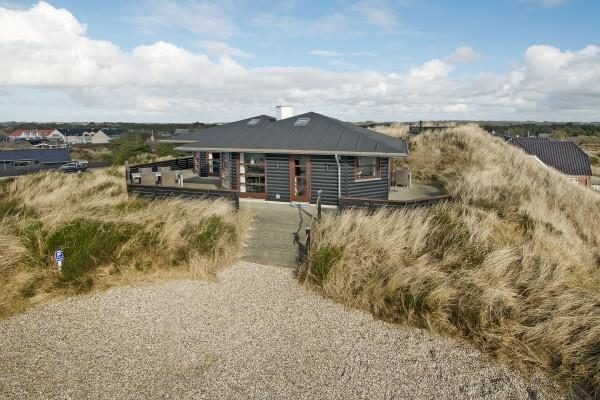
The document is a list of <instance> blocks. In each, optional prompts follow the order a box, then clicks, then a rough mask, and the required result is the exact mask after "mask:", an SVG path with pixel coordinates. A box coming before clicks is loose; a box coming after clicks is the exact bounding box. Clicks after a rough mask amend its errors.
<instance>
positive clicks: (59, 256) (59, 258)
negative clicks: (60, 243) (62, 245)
mask: <svg viewBox="0 0 600 400" xmlns="http://www.w3.org/2000/svg"><path fill="white" fill-rule="evenodd" d="M64 259H65V254H64V253H63V251H62V249H58V250H56V251H55V252H54V261H55V262H56V266H57V267H58V272H61V271H62V263H63V260H64Z"/></svg>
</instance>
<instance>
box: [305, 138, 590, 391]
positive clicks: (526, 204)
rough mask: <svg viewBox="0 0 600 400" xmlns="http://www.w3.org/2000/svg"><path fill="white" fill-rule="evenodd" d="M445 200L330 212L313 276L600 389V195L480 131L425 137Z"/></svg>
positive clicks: (344, 295) (362, 304)
mask: <svg viewBox="0 0 600 400" xmlns="http://www.w3.org/2000/svg"><path fill="white" fill-rule="evenodd" d="M409 160H410V161H409V163H410V165H411V168H412V170H413V173H414V174H417V175H420V176H421V177H423V178H432V177H435V178H438V179H441V180H442V181H443V182H444V183H445V184H446V186H447V188H448V189H449V191H450V192H451V194H452V195H454V196H455V201H454V202H452V203H448V204H444V205H438V206H436V207H433V208H422V209H415V210H399V211H396V212H383V211H382V212H378V213H376V214H374V215H373V214H367V213H365V212H360V211H352V212H344V213H340V214H332V215H325V216H324V218H323V220H322V222H321V223H320V225H319V226H318V229H317V230H316V232H315V233H314V236H313V247H312V254H313V257H312V258H311V259H310V262H309V264H308V270H307V271H305V272H304V273H303V274H301V277H303V278H304V279H303V280H304V281H305V282H306V284H310V285H312V286H316V287H317V288H318V289H319V290H320V291H322V293H324V294H325V295H326V296H329V297H331V298H333V299H335V300H337V301H339V302H342V303H344V304H347V305H349V306H353V307H357V308H360V309H363V310H368V311H370V312H372V313H373V314H374V315H376V316H377V317H380V318H382V319H385V320H388V321H393V322H398V323H404V324H410V325H415V326H419V327H423V328H426V329H431V330H434V331H437V332H441V333H444V334H450V335H455V336H460V337H462V338H466V339H467V340H469V341H470V342H472V343H473V344H475V345H476V346H477V347H478V348H479V349H481V350H483V351H484V352H486V353H488V354H490V355H492V356H495V357H497V358H498V359H500V360H504V361H507V362H509V363H511V364H512V365H514V366H517V367H520V368H522V369H523V370H524V371H528V370H536V369H542V370H544V371H546V372H548V373H549V374H550V375H552V376H554V377H555V378H556V380H557V381H558V382H560V383H561V384H563V385H564V386H565V387H566V388H567V389H570V390H571V391H572V393H574V394H575V396H577V397H585V396H587V397H590V398H596V397H600V225H599V224H600V195H599V194H597V193H594V192H592V191H591V190H589V189H585V188H582V187H579V186H576V185H575V184H573V183H571V182H569V181H568V180H567V178H566V177H564V176H563V175H561V174H559V173H558V172H556V171H553V170H551V169H549V168H546V167H544V166H542V165H541V164H540V163H539V162H538V161H536V160H534V159H533V158H531V157H529V156H527V155H525V153H523V152H522V151H520V150H519V149H517V148H515V147H513V146H511V145H508V144H506V143H504V142H503V141H501V140H499V139H496V138H493V137H492V136H490V135H488V134H486V133H484V132H483V131H481V130H480V129H478V128H475V127H459V128H453V129H450V130H447V131H445V132H441V133H440V132H436V133H433V134H425V135H422V136H419V137H417V138H416V139H414V140H413V142H412V143H411V155H410V158H409Z"/></svg>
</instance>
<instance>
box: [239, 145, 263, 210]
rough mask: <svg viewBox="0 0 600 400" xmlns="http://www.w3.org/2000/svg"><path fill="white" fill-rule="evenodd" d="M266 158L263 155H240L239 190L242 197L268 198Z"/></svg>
mask: <svg viewBox="0 0 600 400" xmlns="http://www.w3.org/2000/svg"><path fill="white" fill-rule="evenodd" d="M266 160H267V159H266V157H265V154H262V153H240V168H239V174H238V176H239V183H240V185H239V188H240V196H242V197H253V198H257V199H264V198H266V193H267V179H266V174H265V171H266V165H267V162H266Z"/></svg>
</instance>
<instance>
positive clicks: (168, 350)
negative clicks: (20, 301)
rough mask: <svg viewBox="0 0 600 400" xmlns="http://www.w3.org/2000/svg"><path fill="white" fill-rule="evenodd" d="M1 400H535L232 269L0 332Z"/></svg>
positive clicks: (454, 358) (465, 357)
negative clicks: (213, 279) (208, 278)
mask: <svg viewBox="0 0 600 400" xmlns="http://www.w3.org/2000/svg"><path fill="white" fill-rule="evenodd" d="M0 398H3V399H25V398H27V399H29V398H40V399H41V398H44V399H46V398H61V399H62V398H72V399H155V398H173V399H244V398H249V399H355V398H360V399H390V400H391V399H442V398H446V399H451V398H460V399H462V398H465V399H467V398H472V399H480V398H485V399H542V398H544V396H542V395H541V394H540V392H539V390H538V389H536V388H535V386H531V385H530V384H528V383H526V382H525V381H523V380H522V379H520V378H518V377H517V376H515V375H514V374H513V373H511V372H510V371H508V370H507V369H505V368H501V367H498V366H493V365H490V364H488V363H487V362H485V361H484V360H483V359H482V357H481V356H480V355H479V354H478V353H477V352H475V351H473V350H470V349H466V348H465V347H464V346H463V345H461V344H459V343H456V342H454V341H452V340H447V339H443V338H439V337H437V336H434V335H431V334H429V333H427V332H424V331H421V330H417V329H410V328H402V327H397V326H393V325H390V324H386V323H383V322H380V321H375V320H373V318H372V317H371V316H369V315H367V314H364V313H361V312H359V311H355V310H347V309H345V308H343V307H342V306H340V305H337V304H333V303H332V302H330V301H328V300H325V299H322V298H320V297H318V296H315V295H313V294H310V293H307V292H306V291H305V290H304V289H303V288H301V287H299V286H298V285H297V284H296V282H295V281H294V280H293V278H292V277H291V272H290V271H289V270H287V269H278V268H273V267H264V266H258V265H255V264H249V263H240V264H238V265H237V266H235V267H233V268H230V269H228V270H226V271H225V272H223V273H222V274H220V276H219V282H218V283H216V284H215V283H203V282H191V281H177V282H169V283H165V284H160V285H152V286H143V287H135V288H117V289H112V290H110V291H108V292H105V293H100V294H94V295H89V296H85V297H80V298H73V299H69V300H66V301H63V302H60V303H56V304H52V305H49V306H46V307H42V308H39V309H37V310H33V311H30V312H27V313H25V314H22V315H20V316H17V317H14V318H11V319H8V320H5V321H1V322H0ZM546 398H547V397H546Z"/></svg>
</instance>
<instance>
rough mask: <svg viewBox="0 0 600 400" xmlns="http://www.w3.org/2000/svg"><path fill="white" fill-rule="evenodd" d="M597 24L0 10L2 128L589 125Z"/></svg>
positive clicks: (385, 8) (102, 5)
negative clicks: (288, 114)
mask: <svg viewBox="0 0 600 400" xmlns="http://www.w3.org/2000/svg"><path fill="white" fill-rule="evenodd" d="M274 3H275V4H274ZM598 15H600V2H597V1H592V0H587V1H586V0H496V1H485V2H482V1H453V2H449V1H440V0H437V1H417V0H395V1H394V0H333V1H294V0H289V1H281V2H272V1H249V0H240V1H235V0H229V1H227V0H226V1H221V2H213V1H208V0H207V1H204V0H202V1H196V0H185V1H166V0H137V1H127V2H123V1H115V0H106V1H103V2H95V1H74V0H55V1H49V2H47V3H46V2H41V3H32V2H31V1H18V0H11V1H3V0H0V93H1V94H3V96H2V98H1V99H0V120H13V119H24V120H72V119H77V120H107V119H110V120H135V121H195V120H231V119H236V118H243V117H246V116H247V114H248V113H252V112H261V113H269V112H271V113H272V109H273V107H274V106H275V105H276V103H277V102H286V103H290V104H293V105H295V106H296V107H297V108H298V109H299V111H304V110H309V109H310V110H314V111H322V112H327V113H329V114H333V116H337V117H340V118H344V119H356V120H359V119H374V120H413V119H421V118H423V119H446V118H447V119H500V120H508V119H539V120H546V119H547V120H557V119H558V120H581V121H585V120H599V119H600V114H599V112H598V111H597V110H598V109H599V108H600V107H598V106H600V104H599V100H598V98H599V97H600V82H599V80H600V48H599V47H598V44H599V42H600V28H599V27H598V21H597V16H598ZM3 22H4V26H5V31H2V27H1V26H2V23H3ZM17 22H18V23H17ZM23 27H26V28H23ZM53 27H54V28H53ZM65 27H66V28H65ZM69 27H71V28H72V29H71V28H69ZM44 29H46V30H48V31H44ZM57 30H58V31H61V30H64V32H62V31H61V32H57ZM28 47H29V49H28ZM107 47H109V48H107ZM140 49H142V50H144V49H145V51H142V53H144V54H139V53H140ZM25 50H27V51H25ZM15 59H17V60H19V61H20V63H19V64H20V66H19V67H18V68H17V67H16V66H15V65H14V63H10V62H9V61H8V60H15ZM40 60H44V66H42V65H39V63H40ZM105 63H107V64H109V65H108V67H106V66H104V64H105ZM49 66H50V68H49V69H50V72H48V67H49ZM557 66H558V67H557ZM24 68H25V71H24ZM107 68H109V69H110V71H107ZM1 75H3V76H4V77H5V78H4V79H2V77H1ZM196 75H197V76H196ZM31 97H35V100H33V99H32V101H30V100H28V99H30V98H31ZM124 98H129V99H130V101H129V102H126V101H124V100H123V99H124Z"/></svg>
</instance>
